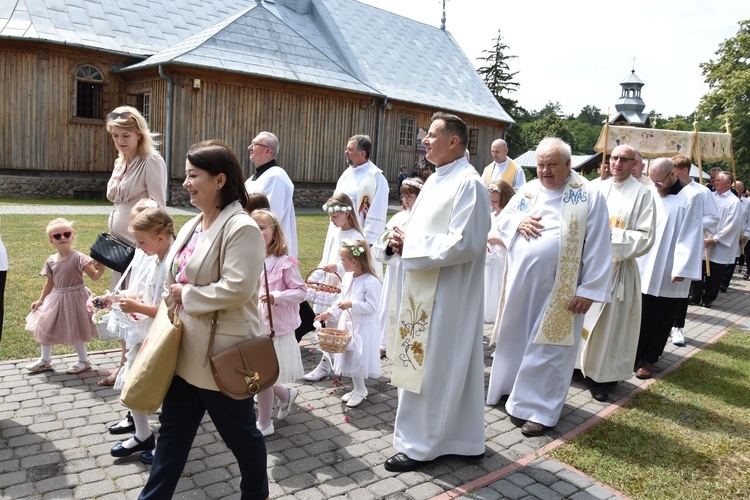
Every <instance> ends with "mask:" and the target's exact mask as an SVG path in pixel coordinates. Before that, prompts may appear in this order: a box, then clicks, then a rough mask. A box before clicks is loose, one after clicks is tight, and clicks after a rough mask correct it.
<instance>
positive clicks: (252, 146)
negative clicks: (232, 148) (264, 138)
mask: <svg viewBox="0 0 750 500" xmlns="http://www.w3.org/2000/svg"><path fill="white" fill-rule="evenodd" d="M258 146H263V147H264V148H268V149H271V146H268V145H267V144H261V143H260V142H251V143H250V147H251V148H255V147H258Z"/></svg>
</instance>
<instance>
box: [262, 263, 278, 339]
mask: <svg viewBox="0 0 750 500" xmlns="http://www.w3.org/2000/svg"><path fill="white" fill-rule="evenodd" d="M263 278H264V279H265V281H266V309H268V325H269V326H270V327H271V333H270V334H269V335H268V336H269V337H271V338H274V337H275V336H276V332H275V331H274V330H273V314H271V303H270V302H269V301H268V297H270V296H271V292H270V291H269V290H268V271H267V270H266V263H265V261H264V262H263Z"/></svg>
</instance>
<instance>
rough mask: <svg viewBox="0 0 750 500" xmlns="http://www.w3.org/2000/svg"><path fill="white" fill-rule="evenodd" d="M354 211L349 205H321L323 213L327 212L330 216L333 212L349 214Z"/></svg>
mask: <svg viewBox="0 0 750 500" xmlns="http://www.w3.org/2000/svg"><path fill="white" fill-rule="evenodd" d="M352 210H354V208H353V207H350V206H349V205H328V203H324V204H323V211H324V212H328V213H329V214H332V213H333V212H351V211H352Z"/></svg>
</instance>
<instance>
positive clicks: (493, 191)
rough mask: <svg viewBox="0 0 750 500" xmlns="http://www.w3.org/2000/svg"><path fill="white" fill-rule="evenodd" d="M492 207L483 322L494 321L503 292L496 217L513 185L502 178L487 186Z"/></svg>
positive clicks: (502, 250) (502, 253) (502, 256)
mask: <svg viewBox="0 0 750 500" xmlns="http://www.w3.org/2000/svg"><path fill="white" fill-rule="evenodd" d="M487 191H489V195H490V206H491V207H492V224H491V226H490V232H489V234H488V235H487V260H486V261H485V263H486V264H487V265H486V266H485V268H484V322H485V323H494V322H495V320H496V319H497V310H498V307H499V306H500V297H501V296H502V293H503V274H504V272H505V254H506V250H505V247H504V246H503V245H502V241H501V240H500V233H499V232H498V230H497V223H498V218H499V217H500V212H502V211H503V208H505V205H507V204H508V201H510V199H511V198H512V197H513V195H514V194H515V191H514V190H513V186H511V185H510V184H508V183H507V182H505V181H504V180H502V179H499V180H496V181H495V182H493V183H491V184H490V185H489V186H487Z"/></svg>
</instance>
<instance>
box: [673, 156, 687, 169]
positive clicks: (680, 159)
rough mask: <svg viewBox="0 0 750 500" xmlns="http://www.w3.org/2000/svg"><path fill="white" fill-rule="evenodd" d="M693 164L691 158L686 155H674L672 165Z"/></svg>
mask: <svg viewBox="0 0 750 500" xmlns="http://www.w3.org/2000/svg"><path fill="white" fill-rule="evenodd" d="M691 164H692V162H691V161H690V158H688V157H687V156H685V155H674V156H673V157H672V165H674V168H690V165H691Z"/></svg>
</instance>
